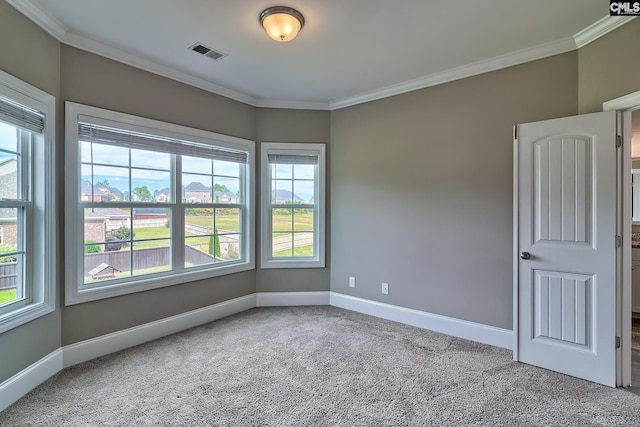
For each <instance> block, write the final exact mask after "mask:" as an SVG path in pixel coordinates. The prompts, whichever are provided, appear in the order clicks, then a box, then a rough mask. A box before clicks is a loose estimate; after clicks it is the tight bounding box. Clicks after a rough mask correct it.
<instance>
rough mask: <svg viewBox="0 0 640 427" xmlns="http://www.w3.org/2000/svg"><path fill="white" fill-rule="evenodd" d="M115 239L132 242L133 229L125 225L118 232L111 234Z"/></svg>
mask: <svg viewBox="0 0 640 427" xmlns="http://www.w3.org/2000/svg"><path fill="white" fill-rule="evenodd" d="M111 235H112V236H113V237H115V238H116V239H118V240H130V239H131V229H130V228H129V227H125V226H124V225H123V226H122V227H120V228H118V229H117V230H115V231H113V232H112V233H111Z"/></svg>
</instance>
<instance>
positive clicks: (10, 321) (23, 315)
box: [0, 302, 55, 334]
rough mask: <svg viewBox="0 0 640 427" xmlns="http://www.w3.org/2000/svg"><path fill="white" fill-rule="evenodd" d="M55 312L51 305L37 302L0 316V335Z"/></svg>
mask: <svg viewBox="0 0 640 427" xmlns="http://www.w3.org/2000/svg"><path fill="white" fill-rule="evenodd" d="M54 310H55V308H54V306H53V304H47V303H44V302H37V303H32V304H29V305H27V306H25V307H22V308H19V309H17V310H13V311H10V312H9V313H7V314H4V315H2V316H0V334H1V333H3V332H6V331H8V330H10V329H13V328H17V327H18V326H21V325H24V324H25V323H28V322H31V321H33V320H35V319H37V318H38V317H42V316H44V315H45V314H49V313H52V312H53V311H54Z"/></svg>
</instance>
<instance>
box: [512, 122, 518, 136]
mask: <svg viewBox="0 0 640 427" xmlns="http://www.w3.org/2000/svg"><path fill="white" fill-rule="evenodd" d="M513 139H518V125H515V126H514V127H513Z"/></svg>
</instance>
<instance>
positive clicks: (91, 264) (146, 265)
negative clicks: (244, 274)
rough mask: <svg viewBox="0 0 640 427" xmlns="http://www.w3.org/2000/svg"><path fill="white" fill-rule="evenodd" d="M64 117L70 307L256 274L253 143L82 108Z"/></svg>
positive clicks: (69, 109)
mask: <svg viewBox="0 0 640 427" xmlns="http://www.w3.org/2000/svg"><path fill="white" fill-rule="evenodd" d="M66 117H67V124H66V125H67V141H66V147H67V165H74V166H69V167H68V169H67V182H68V183H72V184H73V185H69V187H67V200H66V204H67V211H68V212H70V213H72V214H70V215H67V230H68V232H69V234H68V237H67V247H66V254H67V268H68V270H67V278H68V285H67V286H68V289H67V292H66V295H67V296H66V304H67V305H69V304H75V303H80V302H84V301H91V300H96V299H100V298H107V297H111V296H114V295H122V294H127V293H132V292H138V291H142V290H147V289H153V288H157V287H162V286H169V285H175V284H179V283H185V282H188V281H193V280H199V279H203V278H209V277H215V276H219V275H222V274H229V273H234V272H239V271H245V270H248V269H252V268H254V264H255V263H254V260H253V241H254V238H253V232H252V226H251V224H252V216H253V211H252V209H253V207H252V204H251V200H252V194H253V188H252V182H253V179H252V173H253V172H252V163H253V155H254V154H253V153H254V143H253V141H248V140H244V139H240V138H234V137H229V136H225V135H220V134H215V133H212V132H206V131H201V130H197V129H193V128H187V127H183V126H177V125H173V124H169V123H164V122H159V121H155V120H150V119H145V118H140V117H136V116H131V115H128V114H124V113H118V112H113V111H109V110H103V109H99V108H94V107H89V106H85V105H80V104H75V103H67V115H66ZM222 194H225V195H226V194H228V195H230V196H229V197H224V198H222V197H220V195H222Z"/></svg>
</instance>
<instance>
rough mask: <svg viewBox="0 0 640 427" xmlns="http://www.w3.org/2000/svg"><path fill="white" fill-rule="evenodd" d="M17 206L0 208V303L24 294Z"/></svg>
mask: <svg viewBox="0 0 640 427" xmlns="http://www.w3.org/2000/svg"><path fill="white" fill-rule="evenodd" d="M18 211H19V209H18V208H0V229H1V230H2V242H1V243H0V305H2V304H6V303H9V302H12V301H16V300H17V299H21V298H22V297H23V296H24V281H23V278H22V271H23V266H24V254H23V253H22V252H19V251H18V236H19V233H18V230H19V227H18Z"/></svg>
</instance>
